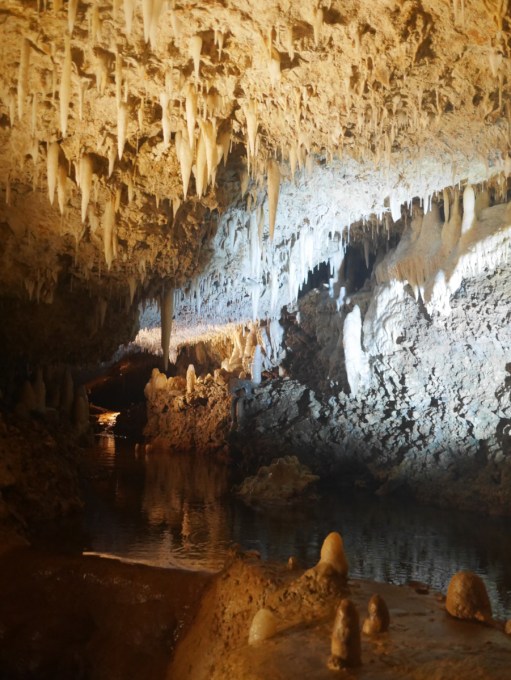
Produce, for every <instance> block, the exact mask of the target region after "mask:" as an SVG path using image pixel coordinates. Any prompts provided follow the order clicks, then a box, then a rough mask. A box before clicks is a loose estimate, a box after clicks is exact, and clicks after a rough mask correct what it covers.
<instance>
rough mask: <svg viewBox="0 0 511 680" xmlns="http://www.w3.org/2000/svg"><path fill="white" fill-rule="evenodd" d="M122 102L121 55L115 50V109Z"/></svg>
mask: <svg viewBox="0 0 511 680" xmlns="http://www.w3.org/2000/svg"><path fill="white" fill-rule="evenodd" d="M121 102H122V56H121V54H120V52H119V50H117V52H116V55H115V103H116V105H117V110H119V106H120V105H121Z"/></svg>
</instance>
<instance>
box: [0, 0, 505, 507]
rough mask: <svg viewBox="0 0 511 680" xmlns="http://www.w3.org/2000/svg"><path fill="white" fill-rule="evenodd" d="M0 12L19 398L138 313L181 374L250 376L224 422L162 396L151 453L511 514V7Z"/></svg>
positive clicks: (3, 165) (148, 339)
mask: <svg viewBox="0 0 511 680" xmlns="http://www.w3.org/2000/svg"><path fill="white" fill-rule="evenodd" d="M4 4H5V7H2V28H1V36H2V51H1V55H0V58H1V61H2V70H1V75H0V141H1V144H0V156H1V159H0V236H1V241H2V249H1V250H0V265H1V266H0V313H1V315H2V318H3V319H5V322H4V323H3V324H2V328H1V329H0V356H1V366H2V371H1V373H0V389H1V390H2V394H5V398H6V403H7V405H10V406H12V405H14V404H15V403H16V402H17V401H18V398H19V396H20V395H19V393H18V390H17V389H15V388H14V387H13V386H14V385H21V384H23V380H25V379H26V378H28V377H29V375H31V374H32V373H33V372H34V371H35V370H36V368H37V367H38V366H39V367H42V366H45V365H50V364H52V363H55V362H56V360H57V359H58V360H59V361H61V362H64V363H66V364H80V363H84V362H86V361H95V362H97V361H100V360H103V359H108V358H110V357H111V356H112V354H113V352H114V351H115V350H116V349H117V347H118V346H119V345H120V344H123V343H128V342H129V341H130V340H133V338H134V337H135V335H136V332H137V328H138V323H139V322H138V319H139V315H140V314H142V326H144V327H145V326H147V329H145V330H144V329H143V331H142V332H141V334H139V336H138V338H137V343H138V345H139V346H145V347H146V348H148V347H150V348H152V349H153V350H155V352H156V353H157V354H158V356H160V355H161V354H163V362H162V366H163V368H164V370H165V371H166V373H167V369H168V368H169V362H170V363H172V364H174V363H175V362H176V361H179V355H180V353H181V356H184V353H185V351H188V352H189V351H191V350H190V349H183V348H186V347H188V348H190V347H191V346H192V345H193V346H194V347H201V348H202V349H203V348H204V347H205V346H207V345H208V343H209V345H210V347H211V346H215V347H216V348H219V347H222V350H223V351H222V352H220V351H216V350H215V351H214V352H212V353H210V354H208V356H207V359H208V360H210V359H212V357H213V355H214V356H215V360H216V366H211V367H208V369H207V370H204V371H202V372H201V369H200V367H201V361H200V357H199V356H198V355H197V356H196V357H193V359H192V358H191V357H189V359H191V360H192V362H193V363H194V365H195V367H196V370H197V375H199V376H200V375H203V376H207V374H208V373H209V374H213V371H214V369H215V368H220V366H222V368H223V369H224V370H225V371H227V372H229V374H230V376H229V378H237V379H242V380H245V379H252V381H253V382H254V383H256V384H257V385H258V387H257V389H256V390H253V391H252V390H251V391H250V394H245V395H244V396H243V398H242V399H240V400H239V402H238V403H237V405H236V409H235V411H234V412H235V415H236V414H238V415H236V418H235V419H233V418H232V417H231V416H230V415H229V413H230V412H229V408H230V401H231V395H230V394H229V392H228V389H227V388H226V389H224V387H218V389H217V386H215V385H216V382H215V379H214V378H212V382H211V381H210V382H208V383H207V384H206V378H205V377H204V378H203V380H202V384H201V378H200V377H199V378H198V379H197V383H196V385H195V387H194V389H193V390H191V389H189V390H188V394H180V395H179V398H178V397H177V395H174V396H173V397H172V399H173V401H172V407H171V411H172V412H173V413H174V414H184V413H186V414H187V417H188V416H190V417H191V420H190V424H189V425H184V424H182V426H179V428H178V426H177V424H175V425H172V426H169V424H168V422H166V421H168V420H169V419H168V418H167V417H163V416H166V413H163V408H165V407H166V408H169V405H168V404H166V405H164V404H163V402H161V403H160V406H161V409H160V411H158V409H159V406H158V404H156V402H154V401H153V402H151V403H150V408H149V410H150V413H149V424H148V431H147V432H148V435H149V436H152V437H157V436H158V435H159V434H161V432H162V431H164V430H165V428H167V429H168V430H169V432H170V431H171V435H172V437H173V438H174V440H175V441H176V443H177V442H178V440H179V438H181V439H182V442H181V444H182V445H183V447H184V448H190V447H191V448H193V447H198V448H201V449H204V450H222V449H224V448H225V447H226V446H227V439H228V435H229V433H230V430H232V433H231V435H232V436H231V437H230V441H231V442H232V443H233V445H234V446H235V447H236V450H237V451H238V452H239V453H241V456H240V458H241V460H242V465H245V467H246V469H245V470H244V471H245V472H248V471H250V472H253V471H254V469H256V468H257V467H259V466H260V465H262V464H265V463H267V462H269V461H270V460H271V459H272V458H273V457H274V455H272V456H271V458H270V457H269V456H270V454H269V451H270V449H271V446H270V443H271V444H272V445H273V448H275V447H278V448H279V453H282V454H283V455H285V454H291V455H295V454H296V453H297V452H299V455H300V462H301V463H305V464H307V465H308V466H309V467H310V468H311V470H312V472H313V473H314V474H316V473H318V474H321V475H329V474H330V473H338V474H339V475H342V476H343V479H352V478H353V477H354V476H355V477H358V480H357V481H358V482H360V483H364V484H369V485H371V486H373V487H374V488H378V489H379V491H380V493H387V492H390V491H393V490H396V489H401V490H408V491H412V492H413V493H415V494H416V495H419V496H421V497H422V498H425V499H431V498H432V497H434V498H435V500H437V501H440V502H444V503H455V504H458V505H463V506H468V505H472V506H476V507H478V508H479V509H482V510H484V511H488V512H505V511H506V508H507V509H508V508H509V507H511V506H510V503H509V500H510V496H509V494H510V491H509V489H510V488H511V486H510V484H509V480H510V479H511V462H510V460H511V459H510V442H511V439H510V433H511V431H510V427H511V408H510V384H509V352H510V349H511V337H510V334H509V327H510V324H509V310H508V309H507V301H508V299H509V293H510V290H511V287H510V286H511V279H510V276H509V272H508V267H507V262H508V257H509V250H510V243H511V213H510V207H509V206H510V203H509V198H510V196H509V175H510V174H511V156H510V148H511V103H510V75H509V74H510V73H511V69H510V64H511V51H510V34H511V26H510V18H509V11H508V3H507V2H506V1H505V0H499V2H495V3H491V2H477V3H465V2H457V1H456V2H452V3H450V2H447V1H446V0H406V2H404V3H403V2H400V3H398V2H396V1H395V0H385V2H383V3H378V6H376V5H375V3H374V2H369V1H363V2H357V3H354V2H348V3H345V2H342V3H341V2H339V1H338V0H332V1H328V2H317V3H313V4H311V3H309V2H305V0H303V1H302V0H300V1H299V2H293V3H290V2H289V1H288V0H278V1H277V2H275V1H274V0H262V1H261V2H258V3H254V2H253V0H232V1H231V0H230V1H228V2H223V1H220V0H212V1H211V2H208V3H206V4H205V5H202V4H197V3H192V2H190V1H189V0H183V1H182V2H167V1H165V2H152V3H151V2H149V1H146V0H144V1H143V2H138V1H135V0H125V2H124V3H120V2H119V1H118V0H108V1H107V2H105V3H103V4H98V3H97V2H95V1H94V2H92V1H91V2H88V1H87V2H77V1H74V0H73V1H72V2H69V3H68V4H67V5H64V4H63V3H62V2H60V1H57V0H47V1H46V0H44V1H43V0H37V2H36V1H35V0H34V2H32V3H31V4H29V5H27V4H26V3H24V2H22V1H21V0H8V1H7V2H6V3H4ZM55 196H57V199H55ZM312 288H315V289H316V292H314V293H309V297H308V298H304V297H303V293H304V291H305V289H307V290H310V289H312ZM307 300H308V302H307ZM311 300H313V302H311ZM151 315H152V316H153V320H152V323H149V322H146V321H147V319H149V318H151ZM154 316H157V318H158V321H157V322H156V323H154ZM291 318H292V319H293V323H291ZM151 325H152V326H153V327H156V326H157V330H156V328H154V329H151V328H149V326H151ZM155 334H157V339H156V340H155V337H154V335H155ZM193 351H194V352H195V350H193ZM197 352H198V354H200V353H201V351H200V350H197ZM197 359H199V360H198V361H197ZM156 361H157V360H156V359H155V363H156ZM181 361H182V362H185V359H184V358H183V359H181ZM27 363H28V370H27V368H26V365H27ZM189 363H190V360H188V361H186V365H188V364H189ZM21 366H25V368H23V369H21V368H20V367H21ZM160 367H161V365H160ZM277 367H278V368H279V373H280V375H281V376H282V377H283V378H285V377H286V376H291V377H293V378H296V379H297V381H296V382H294V381H286V380H285V379H283V380H280V381H279V382H275V383H271V384H267V382H265V378H268V377H270V376H272V377H276V375H277V371H276V369H277ZM185 370H186V366H185ZM171 371H172V372H176V373H179V368H175V367H174V368H172V367H171ZM181 373H182V372H181ZM20 374H21V375H20ZM312 374H314V375H312ZM190 385H191V378H190ZM172 389H173V387H172ZM180 389H181V388H180ZM208 390H211V391H213V392H214V391H215V390H216V391H217V392H218V394H217V396H216V397H214V399H213V402H214V403H213V402H212V401H211V400H210V396H211V395H210V394H209V393H208ZM171 391H172V390H171ZM220 393H221V394H220ZM151 394H152V395H153V396H156V395H157V394H158V390H156V391H155V390H151ZM160 396H161V394H160ZM25 398H26V400H28V401H27V403H28V402H30V400H31V395H30V394H28V392H27V393H26V394H25V395H24V399H25ZM158 399H159V397H158ZM158 399H157V400H156V401H158ZM176 399H177V400H176ZM204 400H206V401H207V403H208V405H207V408H206V404H205V402H204ZM158 403H159V402H158ZM152 406H155V409H156V412H157V416H158V417H157V418H156V417H155V413H154V412H153V410H152ZM201 409H202V410H201ZM193 413H195V415H193ZM197 413H201V414H203V415H204V414H206V413H207V414H209V415H208V416H207V418H206V421H207V424H206V426H205V427H203V428H202V429H203V434H204V437H202V435H195V434H193V432H192V431H195V430H197V431H199V430H200V429H201V427H202V423H201V422H199V421H200V419H201V418H200V417H199V418H198V417H197ZM153 416H154V417H153ZM201 417H202V416H201ZM180 419H181V422H182V423H184V415H178V416H176V417H175V419H174V422H175V423H178V422H180ZM213 420H216V422H217V425H218V426H217V425H213ZM234 420H235V422H234ZM169 428H170V429H169ZM178 430H179V431H178ZM213 430H215V432H216V433H217V435H218V436H217V435H215V438H214V442H213V443H211V442H209V443H208V442H207V441H206V432H208V433H210V432H212V431H213ZM185 433H188V434H187V435H186V436H185ZM203 439H204V441H203ZM185 440H186V441H185ZM256 450H257V452H258V453H257V455H254V451H256ZM273 453H274V454H275V452H273ZM251 457H252V460H250V458H251ZM249 468H250V470H249ZM361 478H362V479H361ZM439 489H440V490H441V491H440V493H439V492H438V490H439Z"/></svg>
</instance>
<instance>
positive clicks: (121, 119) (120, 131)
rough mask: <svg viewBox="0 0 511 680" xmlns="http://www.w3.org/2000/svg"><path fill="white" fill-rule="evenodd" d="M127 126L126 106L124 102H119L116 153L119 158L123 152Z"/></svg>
mask: <svg viewBox="0 0 511 680" xmlns="http://www.w3.org/2000/svg"><path fill="white" fill-rule="evenodd" d="M127 127H128V108H127V106H126V104H124V103H123V104H121V105H120V106H119V108H118V109H117V154H118V156H119V160H121V158H122V154H123V152H124V145H125V144H126V135H127Z"/></svg>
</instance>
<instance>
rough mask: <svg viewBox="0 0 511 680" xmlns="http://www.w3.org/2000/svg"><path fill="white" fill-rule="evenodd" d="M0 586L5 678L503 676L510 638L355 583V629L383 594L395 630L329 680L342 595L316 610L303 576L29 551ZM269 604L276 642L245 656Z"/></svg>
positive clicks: (8, 559)
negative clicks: (260, 612)
mask: <svg viewBox="0 0 511 680" xmlns="http://www.w3.org/2000/svg"><path fill="white" fill-rule="evenodd" d="M0 583H2V589H1V592H0V671H1V672H0V677H1V678H2V679H3V678H6V679H7V678H9V679H10V678H12V679H15V678H24V679H25V678H38V679H39V678H41V679H45V678H48V679H49V678H51V679H52V680H58V679H60V678H62V679H64V678H65V679H69V678H93V679H96V678H98V679H103V678H104V679H105V680H106V679H107V678H108V680H116V679H119V680H121V679H123V680H124V679H127V678H142V677H143V678H154V679H155V680H156V679H160V678H167V680H168V679H173V680H187V679H190V680H202V678H204V679H205V678H208V680H212V679H215V678H217V679H219V680H220V679H224V678H239V679H243V680H256V679H257V680H262V679H263V678H264V679H265V680H288V679H291V678H293V679H294V678H311V679H314V680H316V679H317V680H322V679H323V678H324V679H325V680H326V679H328V678H332V679H333V678H335V677H339V678H352V677H353V678H360V679H361V680H369V679H371V680H372V679H374V680H387V679H390V678H409V679H410V680H426V678H427V679H428V680H431V679H432V678H434V679H435V680H444V679H445V680H453V679H455V678H464V680H481V679H485V678H486V679H489V680H490V679H491V680H506V678H510V677H511V671H510V670H509V669H510V668H511V638H510V637H509V636H506V635H505V634H504V633H503V632H502V630H501V626H496V627H490V626H483V625H480V624H477V623H470V622H460V621H456V620H454V619H452V618H450V617H449V616H448V615H447V614H446V612H445V610H444V606H443V597H442V596H441V595H439V594H437V593H434V592H431V591H429V589H428V588H426V587H424V586H421V585H420V584H411V586H410V587H397V586H392V585H388V584H381V583H374V582H368V581H349V584H348V586H349V596H350V597H351V598H352V599H353V600H354V602H355V604H356V606H357V608H358V610H359V613H360V618H361V623H362V621H363V618H364V612H365V610H366V606H367V602H368V600H369V598H370V596H371V595H372V594H373V593H375V592H377V593H378V594H380V595H381V596H383V597H384V598H385V600H386V602H387V604H388V607H389V610H390V616H391V628H390V631H389V632H388V633H385V634H381V635H378V636H375V637H373V638H367V637H363V640H362V659H363V665H362V666H361V667H359V668H357V669H354V670H350V671H348V670H343V671H331V670H329V669H328V668H327V666H326V662H327V659H328V656H329V651H330V633H331V629H332V621H333V616H334V612H335V607H336V604H337V603H338V601H339V594H338V593H337V594H335V595H334V594H332V595H331V596H328V597H327V598H326V599H322V600H321V598H320V600H321V601H318V606H317V607H316V605H315V604H312V605H311V602H312V600H313V599H314V598H312V600H311V597H310V593H309V594H307V593H305V591H303V590H300V589H301V588H302V585H300V584H303V577H302V571H295V572H289V571H288V570H286V569H285V568H284V567H277V566H275V565H267V564H265V563H263V562H260V561H259V560H257V559H253V558H251V559H249V558H246V557H242V558H241V559H239V560H236V561H234V562H233V563H232V564H231V566H230V567H228V568H227V569H226V571H225V572H222V573H221V574H220V575H218V576H211V575H206V574H204V573H200V572H186V571H175V570H169V569H158V568H154V567H146V566H143V565H134V564H126V563H122V562H119V561H117V560H107V559H102V558H98V557H87V556H81V555H74V556H73V555H71V556H70V555H67V556H66V555H56V554H50V553H47V552H42V551H39V550H35V549H33V548H23V549H18V550H14V551H11V552H8V553H5V554H4V555H3V556H2V557H1V558H0ZM296 584H298V585H296ZM300 593H301V594H300ZM297 594H300V597H299V598H298V599H297ZM265 599H266V602H267V603H269V606H272V603H273V609H274V610H275V612H276V616H277V621H278V626H277V634H276V635H275V636H274V637H273V638H271V639H269V640H266V641H265V642H263V643H261V644H259V645H256V646H249V645H248V644H247V642H246V640H247V637H248V627H249V625H250V621H251V620H252V618H253V615H254V612H255V611H257V608H258V606H259V604H260V603H261V602H262V601H263V600H265ZM258 603H259V604H258ZM178 638H179V640H182V643H180V644H178V645H177V647H176V642H177V641H178ZM176 649H177V652H176V654H175V659H174V661H173V662H172V661H171V660H172V657H173V655H174V652H175V650H176Z"/></svg>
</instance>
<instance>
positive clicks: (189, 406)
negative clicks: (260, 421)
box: [144, 369, 231, 456]
mask: <svg viewBox="0 0 511 680" xmlns="http://www.w3.org/2000/svg"><path fill="white" fill-rule="evenodd" d="M189 387H190V386H189ZM145 395H146V399H147V425H146V427H145V430H144V434H145V436H146V437H147V438H149V439H150V440H152V441H154V442H158V441H160V442H161V443H165V445H167V446H169V447H170V449H171V450H174V451H180V452H189V453H192V452H193V453H198V454H203V453H206V454H212V455H213V454H215V455H219V456H225V455H227V452H228V446H227V438H228V434H229V430H230V427H231V395H230V393H229V387H228V384H227V381H226V379H225V378H224V377H223V376H222V375H221V373H218V375H217V377H216V378H214V377H213V376H212V375H210V374H208V375H207V376H205V377H203V378H202V377H199V378H197V379H196V381H195V383H194V385H193V389H188V390H187V384H186V380H185V379H184V378H182V377H175V378H172V377H171V378H168V379H167V377H166V376H165V374H163V373H160V372H159V371H158V369H154V371H153V375H152V377H151V380H150V381H149V383H148V384H147V386H146V389H145Z"/></svg>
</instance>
